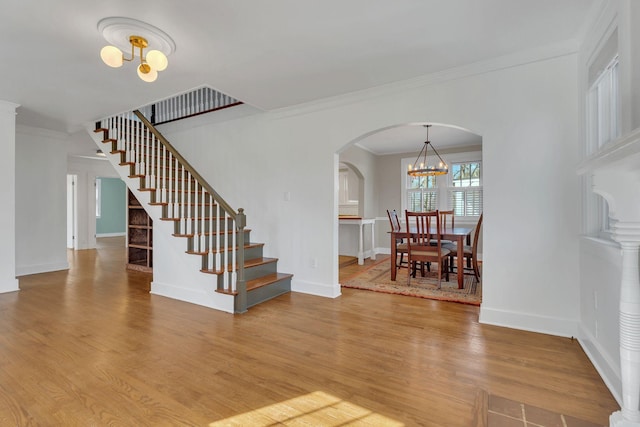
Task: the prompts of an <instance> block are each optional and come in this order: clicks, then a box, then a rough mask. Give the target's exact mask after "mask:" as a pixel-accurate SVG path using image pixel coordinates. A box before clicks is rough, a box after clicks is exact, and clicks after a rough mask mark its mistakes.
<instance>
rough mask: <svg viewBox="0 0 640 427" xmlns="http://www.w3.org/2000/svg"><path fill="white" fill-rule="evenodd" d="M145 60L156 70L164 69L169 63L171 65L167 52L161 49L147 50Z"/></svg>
mask: <svg viewBox="0 0 640 427" xmlns="http://www.w3.org/2000/svg"><path fill="white" fill-rule="evenodd" d="M145 61H146V62H147V64H149V65H150V66H151V68H152V69H154V70H156V71H164V70H165V69H166V68H167V65H169V60H167V57H166V56H165V54H164V53H162V52H160V51H159V50H150V51H149V52H147V57H146V58H145Z"/></svg>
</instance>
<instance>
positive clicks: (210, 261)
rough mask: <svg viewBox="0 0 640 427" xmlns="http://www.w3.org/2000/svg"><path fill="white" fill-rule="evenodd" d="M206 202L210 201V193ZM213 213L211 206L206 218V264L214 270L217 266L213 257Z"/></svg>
mask: <svg viewBox="0 0 640 427" xmlns="http://www.w3.org/2000/svg"><path fill="white" fill-rule="evenodd" d="M207 202H208V203H211V195H209V196H208V197H207ZM214 217H215V215H214V214H213V206H212V207H211V210H209V217H208V218H207V223H208V224H209V238H208V241H209V248H208V253H209V255H208V256H207V265H208V266H209V267H210V268H211V269H213V270H215V269H216V268H217V266H216V264H215V262H214V261H215V258H214V250H215V245H214V236H215V227H214V222H213V221H215V219H214Z"/></svg>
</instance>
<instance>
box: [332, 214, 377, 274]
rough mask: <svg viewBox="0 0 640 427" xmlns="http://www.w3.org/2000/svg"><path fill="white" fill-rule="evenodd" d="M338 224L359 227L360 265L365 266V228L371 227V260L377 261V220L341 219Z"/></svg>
mask: <svg viewBox="0 0 640 427" xmlns="http://www.w3.org/2000/svg"><path fill="white" fill-rule="evenodd" d="M338 222H339V224H340V225H357V226H358V230H359V234H358V264H359V265H363V264H364V226H365V225H370V226H371V259H372V260H375V259H376V251H375V249H374V248H375V242H376V239H375V229H376V220H375V218H360V217H339V219H338Z"/></svg>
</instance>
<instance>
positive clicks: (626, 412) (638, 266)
mask: <svg viewBox="0 0 640 427" xmlns="http://www.w3.org/2000/svg"><path fill="white" fill-rule="evenodd" d="M626 159H627V161H626V162H623V163H618V164H616V167H603V168H600V169H597V170H596V171H595V173H594V176H593V178H594V179H593V191H594V192H595V193H597V194H599V195H601V196H602V197H604V198H605V199H606V200H607V203H608V204H609V215H610V216H611V218H613V219H615V220H616V221H617V222H616V223H615V225H614V226H613V238H614V239H615V240H616V241H617V242H618V243H620V248H621V250H622V274H621V283H620V305H619V324H620V331H619V337H620V378H621V386H622V387H621V388H622V404H621V410H620V411H617V412H614V413H613V414H611V417H610V418H609V425H610V427H640V259H639V255H640V193H638V191H637V188H638V186H639V185H640V173H638V172H636V171H637V170H638V169H639V168H638V166H639V165H638V164H637V163H636V162H635V161H636V160H637V159H636V158H635V156H627V157H626ZM632 160H633V161H632Z"/></svg>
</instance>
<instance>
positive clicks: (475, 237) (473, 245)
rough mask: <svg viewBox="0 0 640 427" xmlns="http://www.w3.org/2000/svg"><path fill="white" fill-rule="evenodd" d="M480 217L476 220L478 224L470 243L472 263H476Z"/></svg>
mask: <svg viewBox="0 0 640 427" xmlns="http://www.w3.org/2000/svg"><path fill="white" fill-rule="evenodd" d="M482 215H483V214H480V218H478V224H476V229H475V231H474V232H473V242H472V243H471V257H472V259H473V262H474V263H477V262H478V240H480V230H481V229H482ZM475 269H477V267H475Z"/></svg>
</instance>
